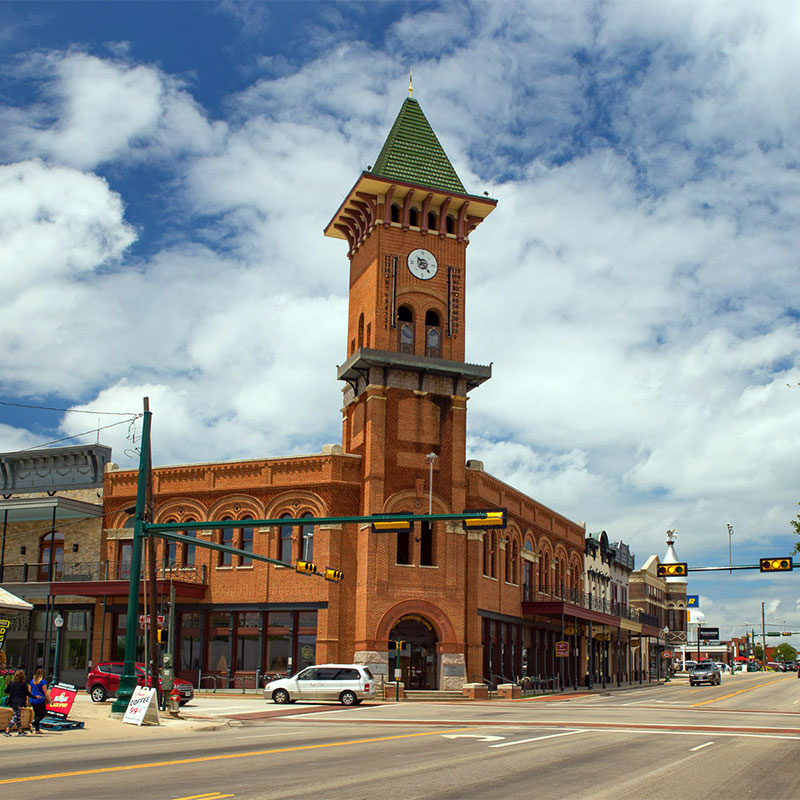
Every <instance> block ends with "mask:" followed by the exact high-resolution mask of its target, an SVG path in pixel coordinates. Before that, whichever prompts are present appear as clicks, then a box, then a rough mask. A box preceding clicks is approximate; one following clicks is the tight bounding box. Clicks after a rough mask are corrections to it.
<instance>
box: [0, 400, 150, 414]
mask: <svg viewBox="0 0 800 800" xmlns="http://www.w3.org/2000/svg"><path fill="white" fill-rule="evenodd" d="M0 406H14V407H15V408H32V409H35V410H36V411H65V412H69V413H70V414H94V415H95V416H97V415H98V414H101V415H103V416H113V417H141V416H142V415H141V414H137V413H135V412H134V411H84V410H82V409H77V408H53V407H52V406H31V405H27V404H26V403H8V402H6V401H5V400H0Z"/></svg>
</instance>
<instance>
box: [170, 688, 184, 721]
mask: <svg viewBox="0 0 800 800" xmlns="http://www.w3.org/2000/svg"><path fill="white" fill-rule="evenodd" d="M180 707H181V694H180V692H179V691H178V690H177V689H176V688H175V687H173V688H172V691H171V692H170V693H169V713H170V714H171V715H172V716H173V717H177V716H178V711H179V710H180Z"/></svg>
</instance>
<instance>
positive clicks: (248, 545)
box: [239, 517, 254, 567]
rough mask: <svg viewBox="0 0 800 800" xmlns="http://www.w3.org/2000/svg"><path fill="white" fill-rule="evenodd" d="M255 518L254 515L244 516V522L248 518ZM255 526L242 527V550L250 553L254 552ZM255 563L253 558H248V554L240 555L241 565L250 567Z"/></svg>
mask: <svg viewBox="0 0 800 800" xmlns="http://www.w3.org/2000/svg"><path fill="white" fill-rule="evenodd" d="M250 519H253V518H252V517H243V518H242V522H245V521H247V520H250ZM253 530H254V528H253V526H252V525H248V526H245V527H243V528H242V534H241V535H242V541H241V544H240V545H239V549H240V550H247V552H248V553H252V552H253ZM252 563H253V559H252V558H248V557H247V556H239V566H241V567H249V566H250V565H251V564H252Z"/></svg>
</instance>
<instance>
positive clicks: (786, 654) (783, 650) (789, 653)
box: [775, 642, 797, 661]
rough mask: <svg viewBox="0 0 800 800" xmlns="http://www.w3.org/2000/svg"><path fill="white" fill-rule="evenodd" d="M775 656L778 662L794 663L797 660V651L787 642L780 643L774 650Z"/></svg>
mask: <svg viewBox="0 0 800 800" xmlns="http://www.w3.org/2000/svg"><path fill="white" fill-rule="evenodd" d="M775 656H776V659H777V660H778V661H794V660H795V658H797V650H795V649H794V647H792V646H791V645H790V644H789V643H788V642H781V644H779V645H778V646H777V647H776V648H775Z"/></svg>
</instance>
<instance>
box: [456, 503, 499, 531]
mask: <svg viewBox="0 0 800 800" xmlns="http://www.w3.org/2000/svg"><path fill="white" fill-rule="evenodd" d="M464 515H465V516H464V520H463V522H462V525H463V526H464V530H470V529H471V528H473V529H474V528H478V529H485V528H505V527H506V510H505V509H504V508H481V509H475V510H473V511H465V512H464ZM473 515H480V516H473Z"/></svg>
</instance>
